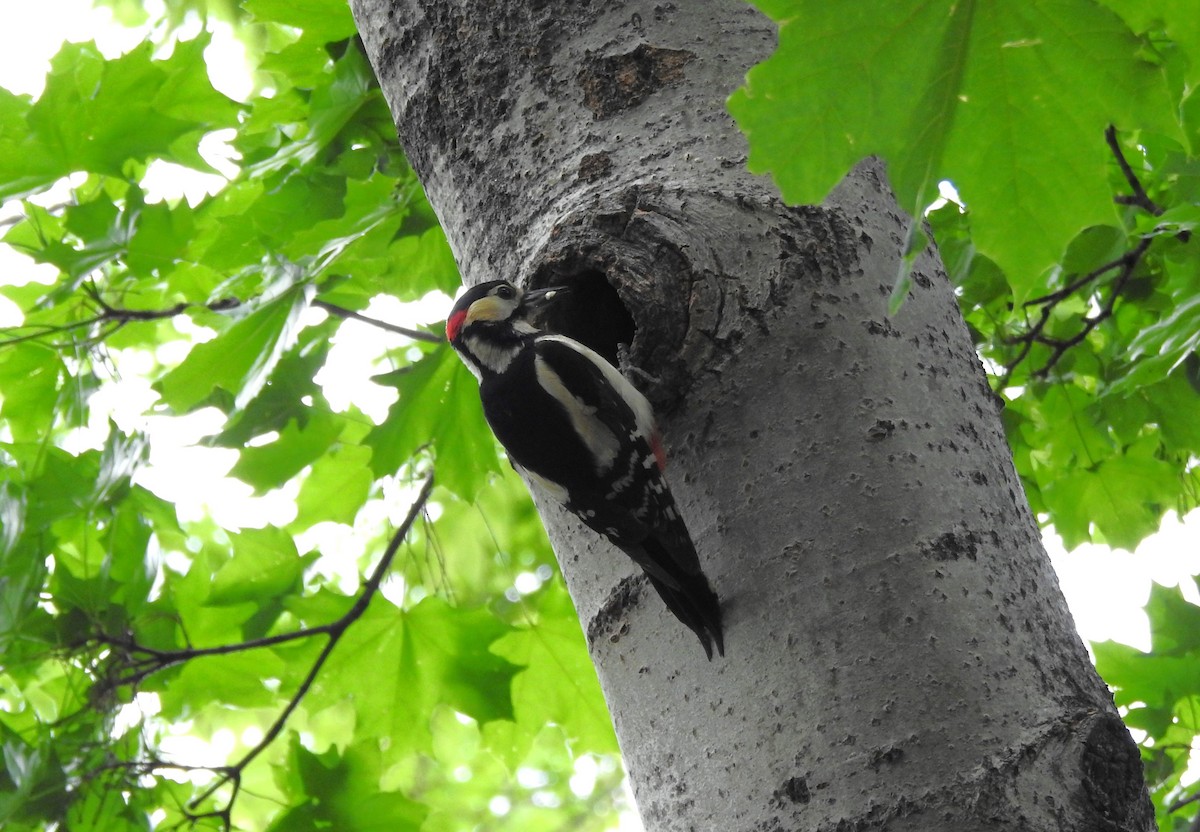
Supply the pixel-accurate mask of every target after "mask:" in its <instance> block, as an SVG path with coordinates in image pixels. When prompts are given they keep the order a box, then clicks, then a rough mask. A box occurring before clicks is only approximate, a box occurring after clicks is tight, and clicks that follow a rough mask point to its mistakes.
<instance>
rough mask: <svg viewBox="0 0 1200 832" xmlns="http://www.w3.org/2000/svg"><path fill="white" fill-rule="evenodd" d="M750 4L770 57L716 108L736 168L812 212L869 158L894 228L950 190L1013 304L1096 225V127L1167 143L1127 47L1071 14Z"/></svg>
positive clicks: (1069, 8)
mask: <svg viewBox="0 0 1200 832" xmlns="http://www.w3.org/2000/svg"><path fill="white" fill-rule="evenodd" d="M759 5H760V7H761V8H763V9H764V10H766V11H768V13H769V14H771V15H772V17H774V18H775V19H776V20H778V21H779V22H780V41H779V48H778V50H777V51H776V53H775V55H773V56H772V57H771V58H770V59H768V60H767V61H765V62H763V63H762V64H760V65H758V66H756V67H754V68H753V69H752V70H751V71H750V72H749V73H748V75H747V84H746V86H745V87H743V88H742V89H741V90H739V91H738V92H737V93H735V94H734V95H733V96H732V97H731V99H730V102H729V107H730V111H731V112H732V113H733V115H734V117H735V118H736V119H737V120H738V123H739V125H740V126H741V128H742V130H743V131H744V132H745V133H746V134H747V136H748V137H749V139H750V148H751V152H750V167H751V169H752V170H754V171H755V172H762V173H765V172H770V173H771V174H772V176H773V177H774V179H775V181H776V183H777V184H778V185H779V188H780V190H781V191H783V194H784V196H785V198H787V199H788V200H789V201H790V202H793V203H812V202H818V201H820V200H821V199H823V198H824V197H825V195H826V194H827V193H828V192H829V191H830V189H832V187H833V186H834V185H835V184H836V183H837V181H838V180H839V179H841V177H842V176H843V175H844V174H845V173H846V171H848V170H849V169H850V167H851V166H852V165H853V164H855V163H856V162H858V161H859V160H860V159H862V158H864V157H866V156H869V155H872V154H878V155H881V156H883V157H884V158H885V159H886V160H887V162H888V173H889V179H890V180H891V182H892V185H893V186H894V187H895V189H896V192H897V196H898V198H899V200H900V204H901V205H902V206H903V207H904V208H905V209H906V210H907V211H909V213H910V214H916V213H918V212H919V211H920V210H921V209H922V208H923V207H924V205H925V203H926V202H928V201H929V199H930V198H931V196H932V195H933V193H934V186H935V185H936V183H937V182H938V181H940V180H942V179H950V180H952V181H953V182H954V184H955V186H956V187H957V188H958V190H959V193H961V194H962V195H963V196H964V197H965V198H966V200H967V202H968V204H969V205H970V206H971V213H972V229H973V236H974V242H975V245H976V246H977V247H978V249H979V251H980V252H982V253H984V254H986V255H987V256H988V257H989V258H990V259H992V260H993V261H994V262H996V263H997V264H999V265H1000V267H1001V268H1002V269H1003V271H1004V272H1005V273H1006V274H1007V275H1008V278H1009V281H1010V283H1011V284H1012V286H1013V291H1014V294H1015V295H1016V296H1017V300H1018V301H1020V300H1023V299H1024V298H1025V297H1027V296H1028V294H1029V292H1030V291H1031V290H1032V289H1033V288H1034V287H1035V286H1036V285H1037V284H1038V280H1039V278H1040V276H1041V275H1042V274H1043V272H1045V271H1046V269H1048V268H1049V267H1050V266H1051V265H1052V264H1053V263H1054V262H1055V261H1057V260H1058V259H1059V257H1060V256H1061V254H1062V252H1063V249H1064V247H1065V246H1066V244H1067V242H1068V241H1069V240H1070V239H1071V238H1072V237H1074V236H1075V235H1076V234H1077V233H1078V231H1079V230H1080V229H1081V228H1083V227H1086V226H1089V225H1102V224H1106V223H1110V222H1111V221H1112V219H1113V216H1114V214H1113V209H1112V204H1111V195H1110V193H1109V191H1108V187H1107V167H1108V165H1109V164H1110V154H1109V151H1108V150H1107V148H1106V147H1105V144H1104V140H1103V133H1104V129H1105V127H1106V126H1107V125H1109V124H1110V123H1117V124H1120V125H1139V126H1144V127H1149V126H1151V125H1154V126H1156V127H1160V128H1162V129H1163V130H1164V132H1171V131H1173V130H1175V129H1176V128H1175V127H1174V125H1173V109H1174V108H1173V105H1172V104H1171V102H1170V99H1169V97H1168V94H1167V88H1166V85H1165V83H1164V80H1163V77H1162V75H1161V73H1160V72H1159V70H1158V69H1157V68H1156V67H1155V66H1153V65H1151V64H1149V63H1147V62H1145V61H1143V60H1141V59H1140V57H1139V50H1140V48H1141V44H1140V42H1139V41H1138V40H1137V39H1136V38H1134V37H1133V36H1132V35H1131V34H1130V32H1129V30H1128V29H1127V28H1126V27H1125V25H1124V24H1123V23H1122V22H1121V21H1120V20H1119V19H1118V18H1117V17H1116V16H1115V15H1113V14H1112V13H1111V12H1109V11H1108V10H1106V9H1103V8H1101V7H1099V6H1097V5H1095V4H1093V3H1091V2H1088V1H1087V0H1065V2H1060V3H1056V4H1054V5H1053V6H1043V5H1041V4H1038V3H1034V2H1029V1H1028V0H1026V2H1010V3H988V2H984V0H968V2H958V3H956V2H952V0H941V2H929V0H905V2H893V0H874V2H863V3H856V4H854V5H853V6H845V5H843V4H830V3H821V2H816V0H791V1H790V2H772V3H760V4H759ZM914 90H916V91H919V94H914V92H913V91H914ZM1063 113H1070V114H1071V117H1070V118H1063V115H1062V114H1063Z"/></svg>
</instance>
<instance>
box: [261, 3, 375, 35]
mask: <svg viewBox="0 0 1200 832" xmlns="http://www.w3.org/2000/svg"><path fill="white" fill-rule="evenodd" d="M242 7H243V8H244V9H245V10H246V11H248V12H249V13H250V14H252V15H254V16H255V17H256V18H258V19H259V20H270V21H273V22H275V23H285V24H287V25H288V26H295V27H296V28H298V29H303V30H304V33H305V34H306V35H311V36H313V37H318V38H322V39H323V40H324V42H326V43H332V42H334V41H339V40H343V39H344V38H349V37H353V36H354V35H355V34H357V32H358V29H357V28H355V26H354V17H353V15H351V14H350V6H349V5H347V4H346V3H342V2H340V0H245V2H243V4H242Z"/></svg>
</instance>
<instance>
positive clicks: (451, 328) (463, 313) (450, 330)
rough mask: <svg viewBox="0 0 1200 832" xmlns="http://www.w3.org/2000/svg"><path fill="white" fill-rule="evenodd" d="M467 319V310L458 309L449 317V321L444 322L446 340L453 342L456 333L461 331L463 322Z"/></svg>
mask: <svg viewBox="0 0 1200 832" xmlns="http://www.w3.org/2000/svg"><path fill="white" fill-rule="evenodd" d="M466 319H467V310H465V309H460V310H459V311H458V312H455V313H454V314H453V315H451V316H450V320H448V321H446V338H447V339H449V340H451V341H453V340H454V339H455V338H457V337H458V331H459V330H460V329H462V325H463V321H465V320H466Z"/></svg>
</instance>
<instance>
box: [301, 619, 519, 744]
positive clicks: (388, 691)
mask: <svg viewBox="0 0 1200 832" xmlns="http://www.w3.org/2000/svg"><path fill="white" fill-rule="evenodd" d="M505 631H506V628H505V626H504V625H503V624H502V623H501V622H500V621H498V620H497V619H496V618H495V616H493V615H492V614H491V613H489V612H487V611H486V610H482V609H474V610H472V609H458V608H455V607H451V606H449V605H447V604H446V603H445V602H444V601H441V600H439V599H437V598H434V597H427V598H425V599H424V600H422V601H421V602H420V603H418V604H416V605H414V606H413V607H412V608H411V609H408V610H399V609H397V608H396V607H394V606H392V605H391V604H390V603H388V602H386V601H384V600H383V599H380V598H376V599H375V600H374V601H372V603H371V605H370V607H368V609H367V612H366V613H365V614H364V615H363V617H362V618H360V619H359V620H358V621H357V622H355V624H354V626H352V627H350V628H349V629H348V630H347V631H346V635H345V636H344V637H343V639H342V641H341V642H340V643H339V644H338V647H337V649H336V650H335V651H334V652H333V654H332V655H331V657H330V659H329V662H328V664H327V666H326V669H325V671H324V672H323V673H322V674H321V676H320V677H319V678H318V680H317V682H316V683H315V684H314V686H313V690H312V692H311V693H310V702H309V707H310V708H311V709H313V710H319V709H320V708H321V707H327V706H329V705H332V704H333V703H335V702H337V701H339V700H341V699H342V697H345V696H348V695H349V696H352V697H353V701H354V706H355V710H356V711H357V712H358V718H359V725H360V729H359V736H360V737H362V738H367V737H389V738H390V747H391V749H392V752H393V753H395V754H398V755H400V754H404V753H407V752H408V751H410V750H414V749H423V750H428V749H429V748H430V742H431V739H430V729H429V724H428V718H429V714H430V713H431V711H432V709H433V706H434V705H436V704H439V703H441V704H445V705H449V706H450V707H452V708H454V709H455V710H457V711H459V712H461V713H464V714H467V715H468V716H470V717H472V718H474V719H475V720H477V721H479V722H486V721H488V720H492V719H509V718H511V717H512V700H511V698H510V696H509V685H510V683H511V681H512V677H513V675H514V674H515V673H516V671H517V668H516V667H514V666H513V665H511V664H509V663H508V662H507V661H505V660H503V659H501V658H500V657H498V656H495V655H492V654H491V653H489V652H488V645H489V644H491V643H492V642H493V641H495V640H496V639H497V638H498V637H500V636H501V635H502V634H503V633H504V632H505ZM364 679H370V680H371V684H370V685H366V686H364V685H363V684H362V680H364Z"/></svg>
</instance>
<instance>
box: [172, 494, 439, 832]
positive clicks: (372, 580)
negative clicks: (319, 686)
mask: <svg viewBox="0 0 1200 832" xmlns="http://www.w3.org/2000/svg"><path fill="white" fill-rule="evenodd" d="M432 491H433V474H430V475H429V476H427V477H426V478H425V483H424V484H423V485H422V486H421V490H420V492H419V493H418V494H417V499H416V500H415V501H414V502H413V504H412V507H411V508H409V510H408V515H407V516H406V517H405V518H404V522H402V523H401V524H400V527H399V528H397V529H396V533H395V534H394V535H392V539H391V542H389V543H388V545H387V549H385V550H384V553H383V557H381V558H380V559H379V563H378V564H377V565H376V566H375V570H374V571H373V572H372V573H371V575H370V577H369V578H367V581H366V583H364V584H363V588H362V591H361V592H360V593H359V595H358V597H357V598H356V599H355V601H354V604H353V605H352V606H351V607H350V609H348V610H347V611H346V612H345V614H343V615H342V617H341V618H339V619H337V620H336V621H334V622H332V623H330V624H327V625H324V626H322V627H314V628H312V630H311V631H309V634H312V633H326V634H327V635H328V636H329V641H327V642H326V643H325V646H324V647H323V648H322V649H321V653H320V655H318V656H317V659H316V661H314V662H313V665H312V667H311V668H309V671H308V674H307V675H306V676H305V677H304V681H302V682H301V683H300V686H299V687H298V688H297V689H296V692H295V693H294V694H293V695H292V698H291V700H290V701H289V702H288V704H287V707H285V708H284V709H283V711H282V712H281V713H280V714H279V716H278V717H276V719H275V721H274V722H273V723H272V724H271V727H270V728H269V729H267V732H266V733H265V734H264V735H263V738H262V739H261V740H260V741H259V742H258V743H257V744H256V745H255V746H254V747H253V748H251V749H250V750H249V751H247V752H246V753H245V755H243V756H242V758H241V759H240V760H238V761H237V762H236V763H234V764H233V765H231V766H228V767H226V768H225V769H224V770H220V775H219V776H218V777H217V779H216V780H215V781H213V783H212V784H211V785H209V786H208V788H206V789H205V790H204V791H203V792H201V793H200V794H199V795H198V796H197V797H195V798H193V799H192V801H191V802H190V803H189V804H188V808H189V809H195V808H196V807H197V806H199V805H200V804H201V803H203V802H204V801H205V800H207V799H208V798H210V797H212V795H213V794H214V793H215V792H216V791H217V789H219V788H221V787H222V786H224V785H225V784H226V783H230V782H232V783H233V793H232V794H231V795H230V799H229V801H228V802H227V803H226V806H225V808H224V809H223V810H219V811H216V812H208V813H205V814H204V815H203V816H204V817H221V818H222V819H223V820H224V822H225V824H226V828H228V825H229V811H230V809H231V808H232V805H233V801H234V800H235V799H236V798H237V793H238V791H239V790H240V788H241V775H242V772H243V771H244V770H245V769H246V766H248V765H249V764H250V763H251V761H253V760H254V758H255V757H257V756H258V755H259V754H261V753H262V752H263V751H265V750H266V749H267V747H268V746H269V745H270V744H271V743H272V742H273V741H274V740H275V738H276V737H278V736H279V733H280V732H281V731H282V730H283V726H284V725H285V724H286V723H287V720H288V717H290V716H291V715H292V712H293V711H295V710H296V708H297V707H299V705H300V701H301V700H302V699H303V698H304V696H305V694H307V693H308V691H309V688H311V687H312V684H313V682H314V681H315V680H316V678H317V674H318V673H320V671H321V667H322V666H323V665H324V664H325V661H326V660H327V659H328V658H329V655H330V654H331V653H332V652H333V650H334V648H335V647H336V646H337V643H338V641H339V640H341V637H342V636H343V635H344V634H345V632H346V630H347V628H349V627H350V625H351V624H353V623H354V622H355V621H357V620H358V619H359V618H360V617H361V616H362V614H363V613H364V612H366V610H367V607H368V606H369V605H370V603H371V599H372V598H373V597H374V596H375V594H376V593H377V592H378V591H379V586H380V584H382V583H383V579H384V577H385V576H386V575H387V571H388V568H389V567H390V566H391V563H392V559H393V558H394V557H395V556H396V552H397V551H398V550H399V549H400V544H401V543H402V542H403V541H404V538H405V537H406V536H407V535H408V531H409V529H411V528H412V524H413V523H414V522H416V519H417V517H419V516H420V514H421V511H422V510H423V509H424V508H425V503H426V501H428V499H429V495H430V493H431V492H432ZM272 643H278V642H272ZM246 644H250V643H249V642H247V643H246ZM240 646H241V647H243V649H253V647H258V646H262V645H259V644H253V645H252V646H250V647H247V646H245V644H244V645H240ZM227 652H232V651H227ZM214 770H216V769H214ZM196 817H201V816H196Z"/></svg>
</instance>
